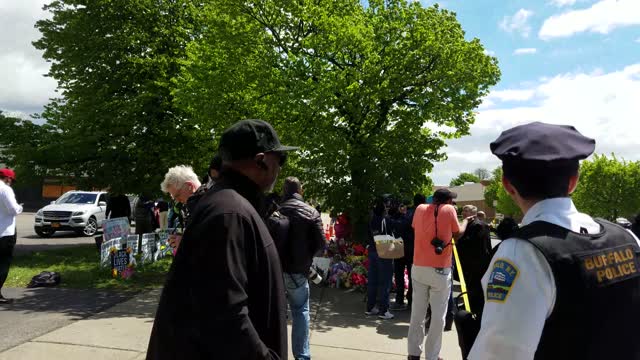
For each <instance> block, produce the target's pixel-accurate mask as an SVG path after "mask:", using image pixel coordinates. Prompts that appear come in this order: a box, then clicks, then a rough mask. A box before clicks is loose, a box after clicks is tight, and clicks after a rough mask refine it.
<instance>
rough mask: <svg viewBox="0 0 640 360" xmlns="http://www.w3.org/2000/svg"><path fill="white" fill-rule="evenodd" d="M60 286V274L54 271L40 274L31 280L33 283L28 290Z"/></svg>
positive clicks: (30, 283) (28, 286)
mask: <svg viewBox="0 0 640 360" xmlns="http://www.w3.org/2000/svg"><path fill="white" fill-rule="evenodd" d="M58 284H60V274H58V273H57V272H53V271H43V272H41V273H40V274H38V275H36V276H34V277H33V278H31V281H30V282H29V284H28V285H27V288H28V289H32V288H37V287H53V286H57V285H58Z"/></svg>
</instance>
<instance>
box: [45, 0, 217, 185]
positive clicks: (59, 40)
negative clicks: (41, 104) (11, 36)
mask: <svg viewBox="0 0 640 360" xmlns="http://www.w3.org/2000/svg"><path fill="white" fill-rule="evenodd" d="M201 7H202V5H201V2H199V1H191V0H180V1H176V0H90V1H89V0H58V1H53V2H51V3H50V4H49V5H46V6H44V10H46V11H47V12H49V13H50V15H51V17H50V18H47V19H45V20H40V21H38V22H37V24H36V27H37V28H38V29H39V30H40V32H41V33H42V37H41V38H40V39H39V40H37V41H35V42H34V45H35V47H36V48H38V49H40V50H43V51H44V55H43V56H44V58H45V59H46V60H47V61H49V62H51V69H50V71H49V74H48V76H51V77H53V78H54V79H56V80H57V81H58V91H59V92H60V95H61V96H60V97H59V98H57V99H54V100H52V101H51V102H50V103H49V104H48V105H47V106H46V109H45V111H44V112H43V113H42V117H43V118H44V119H45V120H46V121H47V128H46V130H48V132H49V134H48V135H49V137H50V139H53V141H50V142H49V143H48V144H46V145H45V146H44V148H42V149H41V151H43V153H44V154H45V156H44V157H41V158H39V159H38V164H39V165H41V166H42V167H44V168H47V169H50V170H53V171H56V172H61V173H63V174H65V175H73V176H75V177H76V178H77V179H82V180H84V181H83V182H84V183H86V185H88V186H96V187H111V188H112V189H113V190H115V191H123V192H142V191H156V192H157V191H158V188H159V183H160V181H161V179H162V177H163V175H164V172H166V169H167V168H168V167H170V166H173V165H176V164H182V163H186V164H193V165H195V167H196V168H198V169H200V168H204V167H205V163H207V160H208V159H207V158H208V157H209V158H210V154H211V153H212V147H213V142H212V140H211V134H209V132H208V129H203V128H201V127H199V126H198V124H197V123H194V122H193V121H192V119H191V118H189V117H187V116H186V115H185V113H184V112H183V111H182V110H181V109H180V108H179V107H177V106H176V104H175V102H174V96H173V91H174V90H175V81H176V78H177V77H178V76H179V74H180V68H181V62H182V61H183V60H184V59H186V48H187V44H188V43H189V42H190V41H192V39H194V38H196V37H198V36H199V33H200V25H199V21H198V16H199V14H200V9H201Z"/></svg>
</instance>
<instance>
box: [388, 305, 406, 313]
mask: <svg viewBox="0 0 640 360" xmlns="http://www.w3.org/2000/svg"><path fill="white" fill-rule="evenodd" d="M389 308H390V309H391V310H397V311H403V310H407V305H405V304H401V303H395V304H391V306H389Z"/></svg>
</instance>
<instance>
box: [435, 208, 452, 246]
mask: <svg viewBox="0 0 640 360" xmlns="http://www.w3.org/2000/svg"><path fill="white" fill-rule="evenodd" d="M440 205H442V204H436V209H435V211H434V212H433V216H434V218H435V221H436V239H439V237H438V210H440ZM449 245H451V240H449V242H447V243H446V244H445V245H444V246H443V247H442V248H443V249H445V248H446V247H447V246H449Z"/></svg>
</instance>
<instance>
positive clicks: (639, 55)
mask: <svg viewBox="0 0 640 360" xmlns="http://www.w3.org/2000/svg"><path fill="white" fill-rule="evenodd" d="M46 2H47V1H45V0H19V1H9V0H0V109H2V110H4V111H7V112H9V113H10V114H14V115H21V116H27V114H33V113H37V112H41V111H42V109H43V106H44V105H45V104H46V103H47V102H48V99H49V98H51V97H54V96H56V93H55V88H56V83H55V81H54V80H52V79H50V78H45V77H44V76H43V74H44V73H46V72H47V71H48V69H49V64H48V63H46V62H45V61H44V60H43V59H42V56H41V53H40V52H39V51H37V50H35V49H34V48H33V47H32V46H31V42H32V41H33V40H36V39H37V38H38V37H39V34H38V32H37V30H36V29H34V27H33V25H34V23H35V22H36V21H37V20H39V19H42V18H43V17H45V16H47V15H46V14H45V13H44V12H43V11H42V10H41V8H42V6H43V5H44V4H45V3H46ZM421 3H422V5H424V6H430V5H432V4H433V3H434V1H431V0H421ZM438 3H439V4H440V6H441V7H443V8H446V9H449V10H452V11H454V12H456V13H457V15H458V20H459V21H460V22H461V24H462V27H463V29H464V30H465V31H466V33H467V37H468V38H469V39H471V38H474V37H477V38H479V39H480V40H481V41H482V43H483V44H484V46H485V48H486V49H487V51H488V52H489V53H490V54H493V55H494V56H496V57H497V58H498V60H499V65H500V68H501V70H502V79H501V81H500V83H499V84H498V85H497V86H495V87H494V88H493V89H492V91H491V93H490V94H489V95H488V96H487V97H486V98H485V99H484V102H483V104H482V106H480V107H479V108H478V109H477V119H476V123H475V124H474V125H473V126H472V127H471V135H470V136H466V137H464V138H461V139H455V140H450V141H447V144H448V147H447V149H446V152H447V154H448V157H449V158H448V160H446V161H444V162H442V163H438V164H436V166H435V168H434V171H433V172H432V173H431V174H430V176H431V177H432V178H433V180H434V182H435V183H436V184H439V185H446V184H448V183H449V181H450V180H451V178H453V177H455V176H457V175H458V174H459V173H460V172H463V171H469V172H470V171H473V170H474V169H477V168H479V167H483V168H487V169H490V170H491V169H493V168H495V167H496V166H498V165H499V163H498V161H497V159H496V158H495V157H493V156H492V155H491V153H490V152H489V143H490V142H491V141H493V140H495V139H496V138H497V137H498V136H499V134H500V132H501V131H503V130H505V129H507V128H510V127H512V126H515V125H519V124H523V123H527V122H531V121H544V122H550V123H557V124H569V125H574V126H575V127H576V128H577V129H578V130H579V131H581V132H582V133H584V134H585V135H587V136H590V137H593V138H595V139H596V152H598V153H604V154H611V153H615V154H616V155H617V156H618V157H621V158H624V159H627V160H640V119H639V117H640V0H443V1H440V2H438ZM427 126H428V124H427ZM445 130H446V129H445Z"/></svg>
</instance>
